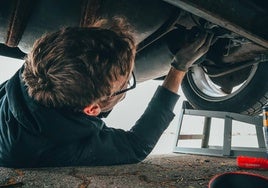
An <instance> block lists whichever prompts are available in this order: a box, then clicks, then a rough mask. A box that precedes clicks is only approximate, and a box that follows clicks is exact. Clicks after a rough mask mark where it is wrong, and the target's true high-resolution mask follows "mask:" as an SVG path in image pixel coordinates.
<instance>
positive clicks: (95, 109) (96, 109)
mask: <svg viewBox="0 0 268 188" xmlns="http://www.w3.org/2000/svg"><path fill="white" fill-rule="evenodd" d="M83 112H84V113H85V114H87V115H89V116H98V115H99V114H100V112H101V108H100V105H99V104H97V103H93V104H90V105H88V106H87V107H85V108H84V110H83Z"/></svg>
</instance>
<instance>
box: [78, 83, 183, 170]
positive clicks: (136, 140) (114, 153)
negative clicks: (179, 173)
mask: <svg viewBox="0 0 268 188" xmlns="http://www.w3.org/2000/svg"><path fill="white" fill-rule="evenodd" d="M178 98H179V96H178V95H177V94H175V93H172V92H170V91H169V90H167V89H165V88H163V87H161V86H159V87H158V89H157V91H156V93H155V94H154V96H153V98H152V100H151V101H150V103H149V104H148V107H147V108H146V110H145V112H144V113H143V115H142V116H141V117H140V118H139V120H138V121H137V122H136V124H135V125H134V126H133V127H132V129H131V130H130V131H124V130H121V129H114V128H109V127H106V126H105V125H104V126H103V128H102V129H100V130H99V131H98V132H97V133H96V134H94V135H93V136H92V137H91V138H89V139H85V140H84V141H83V143H80V144H79V147H78V148H76V149H77V153H78V154H79V155H77V157H78V159H76V160H77V162H78V163H79V165H115V164H127V163H136V162H140V161H142V160H143V159H144V158H146V156H147V155H149V153H150V152H151V151H152V149H153V148H154V146H155V145H156V143H157V141H158V139H159V138H160V136H161V135H162V133H163V132H164V130H165V129H166V128H167V127H168V125H169V124H170V122H171V121H172V120H173V118H174V113H173V109H174V106H175V104H176V102H177V100H178Z"/></svg>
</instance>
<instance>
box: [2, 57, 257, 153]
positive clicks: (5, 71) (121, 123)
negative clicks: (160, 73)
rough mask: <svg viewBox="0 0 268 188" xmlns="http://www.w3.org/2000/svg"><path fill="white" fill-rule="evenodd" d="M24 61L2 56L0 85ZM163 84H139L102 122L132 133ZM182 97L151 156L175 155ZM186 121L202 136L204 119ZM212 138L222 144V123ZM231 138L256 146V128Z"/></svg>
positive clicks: (241, 129) (214, 128) (190, 130)
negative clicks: (131, 130) (132, 128)
mask: <svg viewBox="0 0 268 188" xmlns="http://www.w3.org/2000/svg"><path fill="white" fill-rule="evenodd" d="M23 62H24V61H23V60H18V59H12V58H7V57H2V56H0V83H2V82H4V81H5V80H7V79H9V78H10V77H11V76H12V75H13V74H14V73H15V72H16V71H17V70H18V69H19V68H20V67H21V66H22V64H23ZM161 84H162V81H154V80H150V81H146V82H144V83H140V84H138V85H137V87H136V88H135V89H134V90H131V91H129V92H127V96H126V98H125V99H124V100H123V101H121V102H120V103H119V104H118V105H116V106H115V108H114V110H113V111H112V112H111V114H110V115H109V116H108V117H107V118H104V119H103V120H104V121H105V122H106V124H107V126H110V127H115V128H120V129H124V130H129V129H130V128H131V127H132V126H133V125H134V124H135V122H136V121H137V120H138V119H139V117H140V116H141V115H142V113H143V112H144V110H145V108H146V107H147V104H148V103H149V101H150V100H151V98H152V96H153V94H154V92H155V90H156V89H157V87H158V86H159V85H161ZM179 94H180V95H181V97H180V99H179V101H178V103H177V105H176V106H175V109H174V113H175V114H176V116H175V118H174V119H173V121H172V122H171V124H170V125H169V127H168V128H167V129H166V130H165V132H164V133H163V134H162V136H161V138H160V140H159V141H158V143H157V145H156V147H155V148H154V150H153V151H152V153H151V154H168V153H172V151H173V147H174V144H175V137H176V131H177V127H178V122H179V119H178V117H179V114H180V111H181V105H182V102H183V100H186V99H185V97H184V95H183V93H182V91H181V90H180V91H179ZM156 115H157V114H156ZM184 122H185V123H184V124H183V126H184V127H183V131H186V132H188V133H189V134H193V133H195V131H197V130H199V134H200V133H202V125H203V123H204V120H202V119H201V120H200V119H197V118H195V117H193V116H191V117H188V120H187V121H184ZM148 134H150V133H148ZM210 135H211V136H210V143H212V145H214V144H216V145H220V144H222V142H223V127H222V125H220V122H216V123H215V124H212V127H211V133H210ZM232 139H233V140H232V141H233V143H234V145H237V146H239V145H240V146H247V147H250V146H251V147H256V146H257V140H256V132H255V129H254V128H253V127H248V126H245V125H242V124H241V123H240V124H238V126H236V125H233V138H232ZM192 141H193V140H192ZM184 146H185V147H190V146H192V147H200V144H198V143H196V142H191V141H190V142H187V143H185V145H184Z"/></svg>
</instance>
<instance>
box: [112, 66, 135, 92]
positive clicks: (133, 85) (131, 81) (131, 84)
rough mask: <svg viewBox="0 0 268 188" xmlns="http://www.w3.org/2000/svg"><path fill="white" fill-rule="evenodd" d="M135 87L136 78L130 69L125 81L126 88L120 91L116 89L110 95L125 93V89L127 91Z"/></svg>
mask: <svg viewBox="0 0 268 188" xmlns="http://www.w3.org/2000/svg"><path fill="white" fill-rule="evenodd" d="M135 87H136V78H135V75H134V72H133V71H132V73H131V78H130V79H129V81H128V83H127V88H125V89H121V90H120V91H117V92H115V93H113V94H112V95H111V97H113V96H116V95H120V94H122V93H125V92H127V91H129V90H131V89H134V88H135Z"/></svg>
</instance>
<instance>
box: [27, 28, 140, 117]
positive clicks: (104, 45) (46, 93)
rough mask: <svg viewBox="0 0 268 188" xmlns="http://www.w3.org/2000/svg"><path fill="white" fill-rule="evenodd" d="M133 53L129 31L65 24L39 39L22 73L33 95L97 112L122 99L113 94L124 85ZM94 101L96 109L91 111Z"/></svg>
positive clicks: (49, 104)
mask: <svg viewBox="0 0 268 188" xmlns="http://www.w3.org/2000/svg"><path fill="white" fill-rule="evenodd" d="M118 31H119V30H118ZM134 56H135V43H134V40H133V38H132V35H131V34H128V33H124V32H117V31H112V30H110V29H103V28H99V27H88V28H79V27H73V28H65V29H62V30H60V31H57V32H54V33H50V34H47V35H45V36H43V37H41V38H40V39H38V40H37V41H36V42H35V44H34V47H33V50H32V51H31V52H30V53H29V55H28V57H27V59H26V61H25V68H24V71H23V79H24V81H25V84H26V86H27V87H28V93H29V95H30V96H31V97H32V98H33V99H34V100H35V101H37V102H39V103H40V104H42V105H44V106H46V107H53V108H72V109H76V110H83V109H84V112H85V113H87V114H89V115H98V113H100V112H101V111H108V110H110V109H111V108H112V107H113V106H114V105H115V104H116V103H117V102H118V101H119V100H121V98H122V95H116V96H112V95H113V93H114V92H116V91H118V90H121V89H122V88H124V87H126V84H127V82H128V79H129V78H130V76H131V72H132V70H133V64H134ZM92 105H93V106H92ZM94 105H97V106H94ZM90 106H91V107H92V108H90V109H91V110H92V109H95V110H97V111H94V113H91V112H90V111H88V109H87V107H90ZM97 108H98V109H97ZM86 109H87V110H86Z"/></svg>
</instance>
